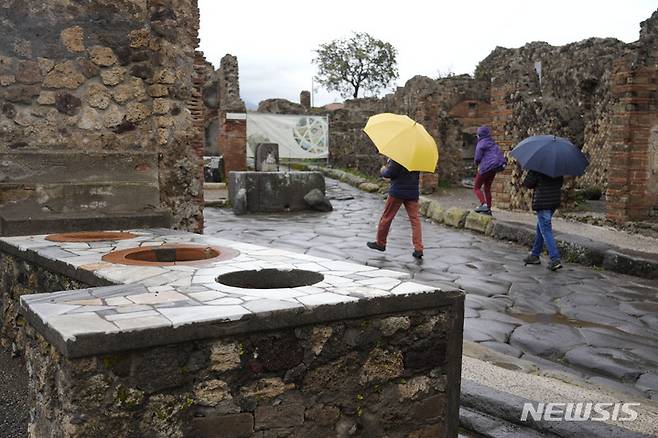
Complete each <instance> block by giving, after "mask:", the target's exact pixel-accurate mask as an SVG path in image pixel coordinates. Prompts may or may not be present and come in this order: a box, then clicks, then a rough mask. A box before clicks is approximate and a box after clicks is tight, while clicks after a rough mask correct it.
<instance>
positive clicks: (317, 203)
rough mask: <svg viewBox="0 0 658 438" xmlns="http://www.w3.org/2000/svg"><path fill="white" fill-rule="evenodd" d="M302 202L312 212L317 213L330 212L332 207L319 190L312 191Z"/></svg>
mask: <svg viewBox="0 0 658 438" xmlns="http://www.w3.org/2000/svg"><path fill="white" fill-rule="evenodd" d="M304 202H306V203H307V204H308V206H309V207H311V208H312V209H313V210H317V211H325V212H326V211H331V210H333V209H334V208H333V206H332V205H331V202H329V200H328V199H327V197H326V196H325V195H324V193H322V192H321V191H320V189H313V190H311V191H310V192H308V193H307V194H306V195H304Z"/></svg>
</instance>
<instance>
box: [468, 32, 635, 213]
mask: <svg viewBox="0 0 658 438" xmlns="http://www.w3.org/2000/svg"><path fill="white" fill-rule="evenodd" d="M625 50H626V45H625V44H624V43H623V42H621V41H618V40H615V39H597V38H592V39H589V40H585V41H581V42H578V43H573V44H569V45H566V46H561V47H553V46H551V45H549V44H547V43H530V44H527V45H525V46H523V47H521V48H519V49H504V48H500V47H499V48H496V49H495V50H494V51H493V52H492V53H491V54H490V55H489V56H488V57H487V58H485V59H484V60H483V61H482V62H481V63H480V65H479V66H478V68H477V70H476V77H478V78H482V79H485V80H491V81H492V89H491V107H492V123H493V125H494V126H493V127H494V135H495V137H496V140H497V142H498V143H499V144H500V145H501V146H502V147H503V149H504V150H505V151H507V152H508V151H509V150H511V148H513V147H514V146H515V145H516V144H517V143H518V142H520V141H521V140H523V139H524V138H526V137H528V136H531V135H539V134H554V135H558V136H562V137H566V138H568V139H570V140H571V141H572V142H573V143H574V144H576V145H578V146H579V147H582V149H583V151H584V152H585V153H586V154H588V155H589V156H590V161H591V165H590V167H589V168H588V170H587V173H586V174H585V175H584V176H583V177H581V178H580V179H578V180H574V179H573V178H571V179H568V180H567V182H566V184H565V190H564V198H565V201H566V202H569V199H570V197H571V195H572V189H573V187H574V186H575V185H576V184H578V185H581V186H585V185H595V186H599V187H601V188H602V189H603V190H605V187H606V182H607V170H608V162H609V161H608V151H609V141H608V137H609V135H610V129H611V124H610V121H611V114H612V104H613V95H612V91H611V87H610V77H611V72H612V65H613V61H614V60H615V59H617V58H618V57H619V56H621V55H622V54H623V53H624V52H625ZM522 175H523V173H522V172H521V169H519V168H518V167H517V166H516V165H514V164H512V166H509V167H508V169H507V170H506V171H505V173H504V174H502V175H499V177H498V178H497V180H496V182H495V184H494V191H495V192H496V195H495V196H494V204H495V205H497V206H499V207H502V208H513V209H514V208H520V209H528V208H529V207H530V202H531V195H532V193H531V192H530V191H527V190H526V189H524V188H523V187H522V186H521V178H522Z"/></svg>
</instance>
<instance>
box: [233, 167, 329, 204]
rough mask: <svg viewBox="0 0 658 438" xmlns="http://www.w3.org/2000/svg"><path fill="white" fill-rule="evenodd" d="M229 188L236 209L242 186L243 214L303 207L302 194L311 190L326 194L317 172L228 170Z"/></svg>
mask: <svg viewBox="0 0 658 438" xmlns="http://www.w3.org/2000/svg"><path fill="white" fill-rule="evenodd" d="M228 188H229V200H230V202H231V205H233V208H234V211H236V212H237V211H238V210H235V209H236V201H239V199H238V193H239V191H240V190H241V189H244V191H245V195H246V208H244V209H242V208H240V209H239V210H240V211H243V212H245V213H246V212H249V213H255V212H280V211H299V210H306V209H308V208H309V205H308V203H307V202H306V201H305V200H304V197H305V196H306V195H307V194H308V193H309V192H310V191H312V190H313V189H318V191H319V192H320V193H321V194H322V195H324V193H325V183H324V176H323V175H322V173H320V172H229V180H228Z"/></svg>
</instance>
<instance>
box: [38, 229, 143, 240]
mask: <svg viewBox="0 0 658 438" xmlns="http://www.w3.org/2000/svg"><path fill="white" fill-rule="evenodd" d="M136 237H139V236H138V235H137V234H133V233H129V232H127V231H76V232H73V233H57V234H50V235H48V236H46V240H50V241H51V242H103V241H108V240H127V239H134V238H136Z"/></svg>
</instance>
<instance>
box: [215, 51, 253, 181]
mask: <svg viewBox="0 0 658 438" xmlns="http://www.w3.org/2000/svg"><path fill="white" fill-rule="evenodd" d="M217 76H218V78H219V83H218V86H219V150H220V153H221V154H222V155H223V157H224V179H225V181H228V174H229V172H231V171H233V170H235V171H242V170H246V169H247V117H246V114H245V112H246V108H245V105H244V102H243V101H242V99H240V83H239V70H238V60H237V58H236V57H235V56H233V55H226V56H224V57H223V58H222V61H221V63H220V67H219V70H218V71H217Z"/></svg>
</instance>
